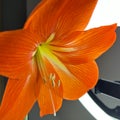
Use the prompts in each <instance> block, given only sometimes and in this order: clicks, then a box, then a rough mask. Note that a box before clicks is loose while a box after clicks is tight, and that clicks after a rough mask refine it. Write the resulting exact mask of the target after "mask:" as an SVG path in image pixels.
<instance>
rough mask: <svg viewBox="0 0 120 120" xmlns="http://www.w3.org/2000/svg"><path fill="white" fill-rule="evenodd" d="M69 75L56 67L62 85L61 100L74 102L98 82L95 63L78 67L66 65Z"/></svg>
mask: <svg viewBox="0 0 120 120" xmlns="http://www.w3.org/2000/svg"><path fill="white" fill-rule="evenodd" d="M66 67H67V68H68V70H69V71H70V73H71V75H68V74H66V73H65V72H64V71H62V70H60V69H59V68H58V67H56V70H57V73H58V75H59V77H60V80H61V81H62V85H63V98H65V99H68V100H74V99H78V98H79V97H81V96H82V95H83V94H85V93H86V92H87V91H88V90H89V89H91V88H93V87H94V86H95V84H96V82H97V80H98V67H97V65H96V63H95V62H94V61H93V62H89V63H85V64H80V65H75V66H74V65H66Z"/></svg>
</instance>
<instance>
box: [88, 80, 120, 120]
mask: <svg viewBox="0 0 120 120" xmlns="http://www.w3.org/2000/svg"><path fill="white" fill-rule="evenodd" d="M94 89H95V92H93V91H92V90H90V91H89V92H88V94H89V95H90V97H91V98H92V99H93V100H94V101H95V103H96V104H97V105H98V106H99V107H100V108H102V110H103V111H104V112H106V113H107V114H108V115H110V116H112V117H114V118H117V119H118V120H120V106H116V107H115V108H113V109H111V108H109V107H107V106H106V105H105V104H104V103H103V102H102V101H101V100H100V99H99V98H98V97H97V96H96V95H95V94H98V93H103V94H106V95H109V96H111V97H114V98H117V99H120V83H119V82H111V81H106V80H102V79H99V81H98V83H97V85H96V86H95V88H94Z"/></svg>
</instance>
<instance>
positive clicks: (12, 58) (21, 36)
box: [0, 30, 38, 78]
mask: <svg viewBox="0 0 120 120" xmlns="http://www.w3.org/2000/svg"><path fill="white" fill-rule="evenodd" d="M33 38H34V39H33ZM37 40H38V38H36V36H35V35H34V34H33V33H29V32H27V31H26V30H15V31H7V32H0V74H1V75H4V76H7V77H8V76H9V77H12V78H14V77H15V76H17V75H18V73H20V71H23V70H24V69H26V67H31V66H30V65H31V60H32V55H33V52H34V51H35V48H36V44H37V42H38V41H37ZM28 69H29V68H28ZM26 70H27V69H26Z"/></svg>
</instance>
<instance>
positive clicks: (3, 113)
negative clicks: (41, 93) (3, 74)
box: [0, 69, 37, 120]
mask: <svg viewBox="0 0 120 120" xmlns="http://www.w3.org/2000/svg"><path fill="white" fill-rule="evenodd" d="M32 71H33V73H32V74H31V75H28V76H24V78H23V79H19V80H13V79H9V80H8V83H7V87H6V90H5V93H4V97H3V100H2V104H1V106H0V120H23V119H24V117H25V115H26V114H27V113H28V112H29V111H30V109H31V107H32V106H33V104H34V103H35V101H36V99H37V95H36V88H37V81H36V74H37V72H36V70H35V69H33V70H32Z"/></svg>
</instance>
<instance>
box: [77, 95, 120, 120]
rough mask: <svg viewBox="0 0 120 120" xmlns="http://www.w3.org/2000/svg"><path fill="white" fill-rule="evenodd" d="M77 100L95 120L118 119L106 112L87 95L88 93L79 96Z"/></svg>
mask: <svg viewBox="0 0 120 120" xmlns="http://www.w3.org/2000/svg"><path fill="white" fill-rule="evenodd" d="M79 101H80V102H81V103H82V105H83V106H84V107H85V108H86V109H87V111H88V112H89V113H90V114H91V115H92V116H93V117H94V118H95V119H96V120H103V119H104V120H118V119H116V118H113V117H111V116H109V115H108V114H106V113H105V112H104V111H103V110H102V109H101V108H100V107H99V106H98V105H97V104H96V103H95V102H94V100H93V99H92V98H91V97H90V96H89V94H88V93H86V94H85V95H83V96H82V97H81V98H79Z"/></svg>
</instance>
